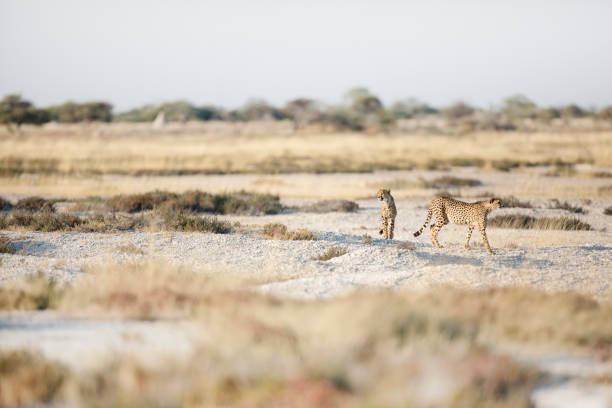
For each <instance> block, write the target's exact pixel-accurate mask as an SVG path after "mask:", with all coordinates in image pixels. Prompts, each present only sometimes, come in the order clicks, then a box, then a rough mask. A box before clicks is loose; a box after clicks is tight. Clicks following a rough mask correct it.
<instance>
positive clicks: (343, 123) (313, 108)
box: [0, 88, 612, 131]
mask: <svg viewBox="0 0 612 408" xmlns="http://www.w3.org/2000/svg"><path fill="white" fill-rule="evenodd" d="M162 112H163V114H164V116H165V119H166V120H167V121H170V122H175V121H181V122H183V121H191V120H200V121H209V120H219V121H231V122H241V121H244V122H246V121H260V120H290V121H292V122H293V126H294V128H295V129H300V128H304V127H307V126H309V125H313V124H323V125H330V126H333V127H335V128H338V129H350V130H355V131H360V130H365V129H371V128H390V127H392V126H393V125H394V124H395V123H396V122H397V121H399V120H402V119H413V118H424V117H427V116H430V115H437V116H439V117H441V118H442V119H444V120H446V121H447V122H451V123H453V122H463V123H472V124H473V123H476V122H478V123H477V124H478V126H479V127H480V128H493V129H503V130H512V129H514V128H516V125H515V124H516V123H517V121H524V120H533V121H540V122H543V123H548V122H550V121H552V120H554V119H569V118H583V117H593V118H596V119H601V120H606V121H612V106H608V107H606V108H603V109H600V110H595V109H587V108H583V107H580V106H578V105H575V104H572V105H567V106H562V107H539V106H537V105H536V104H535V103H534V102H533V101H531V100H530V99H528V98H527V97H525V96H522V95H514V96H510V97H508V98H506V99H504V100H503V101H502V103H501V105H500V106H498V107H495V108H490V109H487V110H485V109H479V108H477V107H474V106H471V105H469V104H467V103H465V102H461V101H460V102H456V103H454V104H452V105H450V106H446V107H443V108H436V107H433V106H431V105H429V104H427V103H425V102H422V101H419V100H418V99H415V98H407V99H404V100H400V101H397V102H395V103H393V104H391V105H389V106H385V105H384V104H383V103H382V101H381V100H380V98H378V97H377V96H376V95H374V94H373V93H371V92H370V91H369V90H368V89H366V88H353V89H350V90H349V91H347V92H346V94H345V95H344V98H343V103H342V104H340V105H335V106H334V105H326V104H323V103H321V102H319V101H316V100H314V99H309V98H297V99H294V100H292V101H290V102H288V103H286V104H285V105H284V106H282V107H276V106H273V105H271V104H269V103H267V102H266V101H265V100H261V99H253V100H250V101H249V102H247V103H246V104H245V105H243V106H241V107H240V108H237V109H224V108H221V107H218V106H214V105H203V106H196V105H194V104H192V103H190V102H187V101H183V100H180V101H174V102H166V103H161V104H158V105H144V106H141V107H138V108H134V109H131V110H128V111H126V112H121V113H118V114H113V106H112V105H111V104H110V103H108V102H103V101H92V102H85V103H75V102H66V103H64V104H62V105H56V106H50V107H47V108H38V107H35V106H34V105H33V104H32V103H31V102H30V101H27V100H25V99H23V98H22V97H21V96H20V95H7V96H5V97H4V98H3V99H2V100H1V101H0V123H2V124H5V125H6V126H8V127H9V130H14V129H16V128H19V126H20V125H22V124H35V125H40V124H44V123H47V122H59V123H78V122H95V121H99V122H111V121H116V122H151V121H153V120H154V119H155V118H156V117H157V116H158V115H159V114H160V113H162Z"/></svg>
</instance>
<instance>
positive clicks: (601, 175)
mask: <svg viewBox="0 0 612 408" xmlns="http://www.w3.org/2000/svg"><path fill="white" fill-rule="evenodd" d="M588 175H589V177H593V178H611V177H612V173H611V172H609V171H594V172H592V173H589V174H588Z"/></svg>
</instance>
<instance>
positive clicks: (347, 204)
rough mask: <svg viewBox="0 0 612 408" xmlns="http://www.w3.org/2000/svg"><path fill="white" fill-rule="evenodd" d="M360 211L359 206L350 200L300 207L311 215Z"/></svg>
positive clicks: (320, 202) (319, 202) (322, 201)
mask: <svg viewBox="0 0 612 408" xmlns="http://www.w3.org/2000/svg"><path fill="white" fill-rule="evenodd" d="M358 209H359V204H357V203H356V202H354V201H350V200H321V201H317V202H316V203H313V204H309V205H304V206H302V207H300V211H304V212H311V213H327V212H355V211H357V210H358Z"/></svg>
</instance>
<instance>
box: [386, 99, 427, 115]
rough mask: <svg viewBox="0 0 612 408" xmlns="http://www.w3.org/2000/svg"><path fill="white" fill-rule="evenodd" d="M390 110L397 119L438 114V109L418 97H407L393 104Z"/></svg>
mask: <svg viewBox="0 0 612 408" xmlns="http://www.w3.org/2000/svg"><path fill="white" fill-rule="evenodd" d="M390 112H391V114H392V115H393V117H394V118H395V119H410V118H414V117H415V116H422V115H432V114H436V113H438V110H437V109H435V108H433V107H431V106H429V105H428V104H426V103H424V102H421V101H419V100H418V99H416V98H407V99H404V100H401V101H397V102H395V103H394V104H393V105H391V108H390Z"/></svg>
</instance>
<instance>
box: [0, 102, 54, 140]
mask: <svg viewBox="0 0 612 408" xmlns="http://www.w3.org/2000/svg"><path fill="white" fill-rule="evenodd" d="M49 119H50V116H49V113H48V112H46V111H44V110H40V109H36V108H35V107H34V105H32V103H31V102H30V101H26V100H25V99H22V98H21V95H6V96H5V97H4V98H3V99H2V101H0V123H3V124H5V125H6V127H7V128H8V129H9V132H12V131H13V126H12V125H16V127H17V130H19V127H20V126H21V125H22V124H24V123H31V124H35V125H40V124H42V123H45V122H48V121H49Z"/></svg>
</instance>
